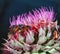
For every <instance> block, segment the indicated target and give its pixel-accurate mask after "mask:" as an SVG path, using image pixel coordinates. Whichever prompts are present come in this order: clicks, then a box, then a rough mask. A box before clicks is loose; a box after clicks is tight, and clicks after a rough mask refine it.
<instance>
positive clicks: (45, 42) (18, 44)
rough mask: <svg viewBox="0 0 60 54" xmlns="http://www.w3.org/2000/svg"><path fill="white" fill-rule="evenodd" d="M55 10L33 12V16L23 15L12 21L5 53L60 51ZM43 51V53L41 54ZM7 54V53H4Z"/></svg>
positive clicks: (24, 53) (27, 53)
mask: <svg viewBox="0 0 60 54" xmlns="http://www.w3.org/2000/svg"><path fill="white" fill-rule="evenodd" d="M54 19H55V17H54V11H53V9H50V10H48V9H46V8H42V9H39V10H36V9H35V10H33V14H32V13H31V12H29V14H27V15H26V14H22V16H20V15H19V16H17V19H15V17H13V19H10V26H9V29H10V32H9V33H8V40H5V41H6V43H5V44H3V45H4V51H5V52H8V53H7V54H11V53H12V54H30V53H32V54H34V53H37V54H38V53H41V54H43V53H46V52H49V53H51V54H54V53H55V52H59V50H60V41H59V40H58V38H59V32H58V25H57V21H56V22H53V20H54ZM41 51H42V52H41ZM4 54H6V53H4Z"/></svg>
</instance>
